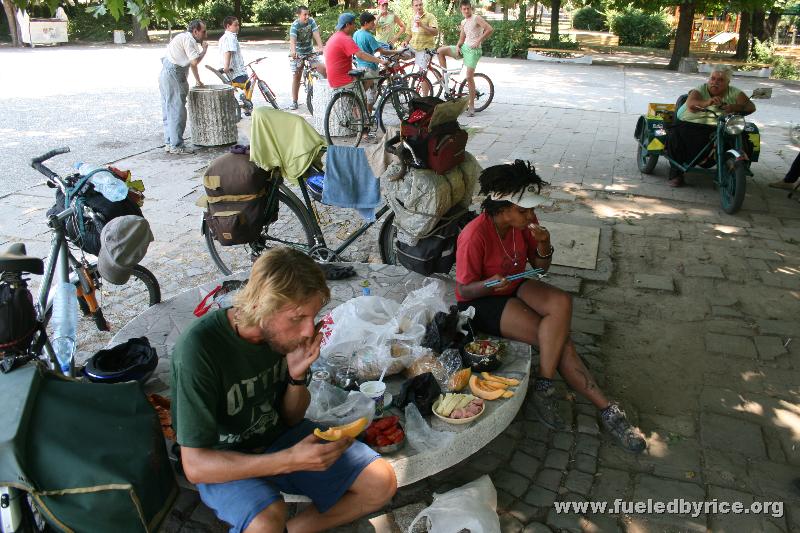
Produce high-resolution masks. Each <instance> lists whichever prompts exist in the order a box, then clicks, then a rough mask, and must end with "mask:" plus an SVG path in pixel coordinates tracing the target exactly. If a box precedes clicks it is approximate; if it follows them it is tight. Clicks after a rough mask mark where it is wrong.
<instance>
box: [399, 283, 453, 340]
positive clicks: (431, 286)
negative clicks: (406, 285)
mask: <svg viewBox="0 0 800 533" xmlns="http://www.w3.org/2000/svg"><path fill="white" fill-rule="evenodd" d="M426 281H427V283H425V285H423V286H422V287H420V288H419V289H416V290H413V291H411V292H409V293H408V296H406V297H405V299H404V300H403V303H402V304H400V307H399V308H398V309H397V312H396V313H395V315H394V319H393V323H394V324H395V325H396V329H397V333H396V335H395V338H396V339H398V340H402V341H404V342H406V343H409V344H413V345H419V344H420V343H421V342H422V338H423V337H424V336H425V327H426V326H427V325H428V323H429V322H430V321H431V320H433V316H434V315H435V314H436V313H438V312H440V311H443V312H447V301H446V298H447V285H446V284H445V283H444V282H443V281H442V280H438V279H427V280H426Z"/></svg>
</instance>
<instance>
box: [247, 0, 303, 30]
mask: <svg viewBox="0 0 800 533" xmlns="http://www.w3.org/2000/svg"><path fill="white" fill-rule="evenodd" d="M297 5H298V4H297V3H296V2H293V1H292V0H256V1H255V2H254V4H253V18H254V22H260V23H262V24H279V23H281V22H291V21H292V20H293V19H294V16H295V9H296V8H297Z"/></svg>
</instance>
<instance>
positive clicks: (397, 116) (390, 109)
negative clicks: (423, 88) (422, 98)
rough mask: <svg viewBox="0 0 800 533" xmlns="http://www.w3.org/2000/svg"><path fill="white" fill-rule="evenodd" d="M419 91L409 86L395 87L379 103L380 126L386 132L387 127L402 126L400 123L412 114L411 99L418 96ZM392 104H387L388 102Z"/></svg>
mask: <svg viewBox="0 0 800 533" xmlns="http://www.w3.org/2000/svg"><path fill="white" fill-rule="evenodd" d="M418 97H419V93H418V92H417V91H415V90H413V89H409V88H408V87H393V88H391V89H389V92H388V94H387V95H386V96H384V97H383V98H382V99H381V101H380V103H379V104H378V113H377V116H378V126H380V128H381V131H382V132H383V133H386V128H387V127H396V128H399V127H400V123H401V122H402V121H404V120H408V117H409V115H411V100H413V99H414V98H418ZM387 103H389V104H390V105H389V106H387V105H386V104H387Z"/></svg>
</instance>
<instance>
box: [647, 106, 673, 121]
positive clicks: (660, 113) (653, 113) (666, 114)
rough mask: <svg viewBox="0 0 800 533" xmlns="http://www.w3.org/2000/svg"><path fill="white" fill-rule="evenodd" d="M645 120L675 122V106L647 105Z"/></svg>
mask: <svg viewBox="0 0 800 533" xmlns="http://www.w3.org/2000/svg"><path fill="white" fill-rule="evenodd" d="M647 118H657V119H660V120H663V121H664V122H672V121H673V120H675V104H656V103H650V104H648V105H647Z"/></svg>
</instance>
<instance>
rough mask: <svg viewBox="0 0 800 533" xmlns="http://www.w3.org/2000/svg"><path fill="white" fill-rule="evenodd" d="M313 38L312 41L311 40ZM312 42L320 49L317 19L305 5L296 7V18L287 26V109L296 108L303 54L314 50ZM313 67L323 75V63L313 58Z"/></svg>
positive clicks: (320, 40)
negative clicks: (289, 88) (289, 98)
mask: <svg viewBox="0 0 800 533" xmlns="http://www.w3.org/2000/svg"><path fill="white" fill-rule="evenodd" d="M312 39H313V42H312ZM313 43H316V44H317V50H318V51H322V37H320V36H319V26H318V25H317V21H315V20H314V19H313V18H311V16H310V13H309V11H308V7H307V6H299V7H298V8H297V19H296V20H295V21H294V22H292V26H291V28H289V57H290V59H289V66H290V67H291V69H292V105H290V106H289V109H291V110H295V109H297V107H298V105H297V95H298V94H299V93H300V78H302V76H303V56H306V55H308V54H310V53H312V52H313V51H314V46H313ZM313 62H314V67H315V68H316V69H317V70H318V71H319V73H320V74H321V75H322V76H323V77H324V76H325V65H323V64H321V63H317V61H316V60H313Z"/></svg>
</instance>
